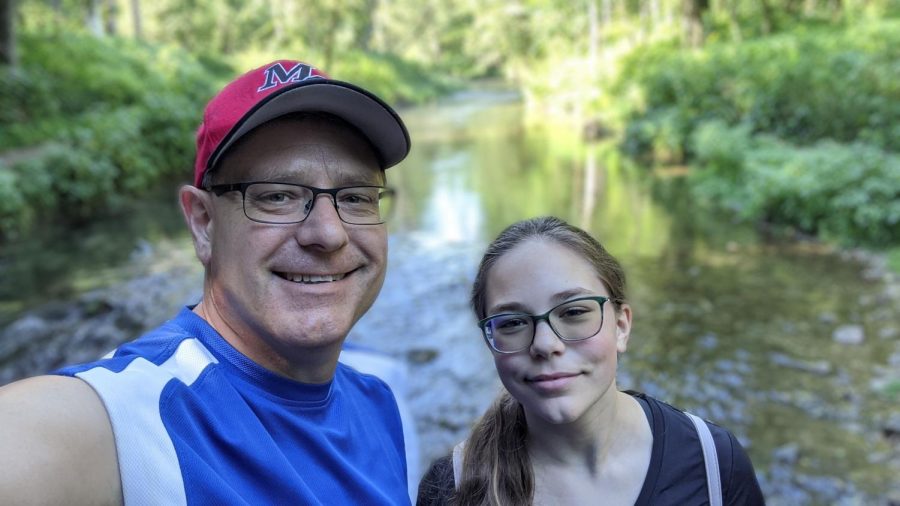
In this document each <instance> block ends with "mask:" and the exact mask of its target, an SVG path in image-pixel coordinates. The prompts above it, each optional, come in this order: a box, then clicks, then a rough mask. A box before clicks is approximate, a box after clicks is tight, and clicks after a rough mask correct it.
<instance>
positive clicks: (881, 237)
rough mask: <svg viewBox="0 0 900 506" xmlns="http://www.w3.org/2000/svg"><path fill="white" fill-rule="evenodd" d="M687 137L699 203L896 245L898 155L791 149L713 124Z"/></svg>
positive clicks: (821, 146) (861, 147) (860, 149)
mask: <svg viewBox="0 0 900 506" xmlns="http://www.w3.org/2000/svg"><path fill="white" fill-rule="evenodd" d="M693 142H694V147H695V151H696V153H697V162H698V163H697V170H695V172H694V173H693V174H692V176H691V181H692V186H693V190H694V192H695V194H696V196H697V197H698V198H700V199H701V200H703V201H706V202H708V203H710V204H712V205H714V206H717V207H723V208H727V209H731V210H732V211H734V212H735V213H737V215H739V216H741V217H743V218H745V219H753V220H764V221H768V222H771V223H776V224H782V225H789V226H792V227H795V228H797V229H799V230H801V231H804V232H806V233H810V234H818V235H821V236H823V237H825V238H829V239H833V240H836V241H839V242H843V243H847V244H865V245H874V246H881V245H889V244H896V243H898V242H900V156H897V155H893V154H889V153H887V152H885V151H883V150H881V149H878V148H877V147H874V146H870V145H866V144H861V143H854V144H849V145H842V144H838V143H835V142H833V141H821V142H818V143H816V144H814V145H812V146H808V147H797V146H793V145H791V144H788V143H786V142H783V141H780V140H778V139H776V138H774V137H771V136H753V135H752V134H751V133H750V131H749V128H748V127H746V126H741V127H736V128H727V127H725V126H724V125H723V124H722V123H718V122H712V123H708V124H705V125H703V126H701V127H700V128H699V129H698V131H697V134H696V135H695V136H694V139H693Z"/></svg>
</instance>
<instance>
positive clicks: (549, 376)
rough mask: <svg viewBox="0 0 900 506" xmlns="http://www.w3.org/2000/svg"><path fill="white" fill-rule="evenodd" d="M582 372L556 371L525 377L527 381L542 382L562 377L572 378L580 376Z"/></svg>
mask: <svg viewBox="0 0 900 506" xmlns="http://www.w3.org/2000/svg"><path fill="white" fill-rule="evenodd" d="M579 374H581V373H577V372H555V373H550V374H538V375H537V376H532V377H530V378H525V381H528V382H541V381H555V380H558V379H560V378H571V377H574V376H578V375H579Z"/></svg>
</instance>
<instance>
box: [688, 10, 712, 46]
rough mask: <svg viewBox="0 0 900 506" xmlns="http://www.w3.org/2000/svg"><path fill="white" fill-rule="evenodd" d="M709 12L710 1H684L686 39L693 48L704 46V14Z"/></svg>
mask: <svg viewBox="0 0 900 506" xmlns="http://www.w3.org/2000/svg"><path fill="white" fill-rule="evenodd" d="M708 10H709V0H684V32H685V39H686V40H687V43H688V45H689V46H691V47H700V46H702V45H703V39H704V37H705V35H704V33H703V14H705V13H706V11H708Z"/></svg>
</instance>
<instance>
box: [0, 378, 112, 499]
mask: <svg viewBox="0 0 900 506" xmlns="http://www.w3.org/2000/svg"><path fill="white" fill-rule="evenodd" d="M0 469H3V472H2V473H0V503H2V504H121V502H122V493H121V482H120V479H119V471H118V461H117V459H116V449H115V440H114V438H113V432H112V427H111V426H110V423H109V417H108V416H107V414H106V409H105V408H104V407H103V403H102V401H101V400H100V398H99V397H98V396H97V394H96V393H95V392H94V390H93V389H92V388H91V387H90V386H89V385H88V384H87V383H85V382H83V381H81V380H80V379H77V378H70V377H64V376H38V377H35V378H29V379H26V380H22V381H18V382H15V383H11V384H9V385H6V386H3V387H0Z"/></svg>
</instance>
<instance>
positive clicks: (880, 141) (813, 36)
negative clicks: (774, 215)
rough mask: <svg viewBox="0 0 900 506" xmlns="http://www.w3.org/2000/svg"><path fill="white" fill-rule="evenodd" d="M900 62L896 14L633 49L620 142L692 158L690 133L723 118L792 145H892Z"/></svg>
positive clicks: (899, 111)
mask: <svg viewBox="0 0 900 506" xmlns="http://www.w3.org/2000/svg"><path fill="white" fill-rule="evenodd" d="M898 61H900V22H898V21H885V22H882V23H875V24H871V25H862V26H858V27H853V28H851V29H848V30H845V31H835V30H834V29H831V30H826V31H810V32H804V31H798V32H797V33H786V34H781V35H778V36H775V37H769V38H766V39H760V40H756V41H752V42H748V43H745V44H741V45H713V46H710V47H708V48H706V49H704V50H701V51H695V52H685V51H680V50H677V49H674V48H672V47H671V46H670V45H660V46H658V47H651V48H648V49H642V50H640V51H635V52H634V53H633V54H632V56H631V57H630V58H628V59H627V61H626V62H625V65H624V70H623V74H622V76H621V78H620V81H619V83H618V85H617V89H618V91H619V93H620V94H621V95H623V96H624V95H626V90H628V89H629V88H631V89H637V90H638V93H637V96H638V99H637V100H635V101H633V102H632V103H631V104H629V105H628V106H627V108H628V112H627V115H628V117H629V119H630V123H631V124H630V126H629V130H628V136H627V139H626V143H625V145H626V147H628V148H629V149H630V150H632V152H633V153H636V154H637V153H642V152H643V153H647V152H652V151H653V148H654V142H655V139H656V138H657V137H664V138H665V142H664V144H665V145H667V146H670V145H671V144H672V143H678V144H679V145H680V146H681V148H682V152H683V153H684V154H685V155H686V156H687V157H690V155H691V153H690V143H689V139H690V137H691V135H692V133H693V131H694V130H695V129H696V128H697V126H698V125H699V124H700V123H702V122H704V121H707V120H709V119H720V120H722V121H724V122H726V123H727V124H731V125H734V124H738V123H742V124H746V125H749V127H750V128H752V129H753V130H754V131H762V132H768V133H772V134H775V135H778V136H779V137H782V138H785V139H788V140H791V141H793V142H797V143H812V142H816V141H818V140H821V139H833V140H835V141H838V142H855V141H859V142H865V143H867V144H872V145H874V146H878V147H881V148H883V149H888V150H898V149H900V141H898V139H900V84H898V83H900V65H898V64H897V62H898ZM670 151H673V150H671V149H670ZM675 151H677V150H675Z"/></svg>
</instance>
